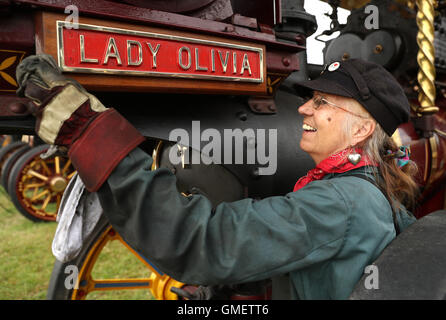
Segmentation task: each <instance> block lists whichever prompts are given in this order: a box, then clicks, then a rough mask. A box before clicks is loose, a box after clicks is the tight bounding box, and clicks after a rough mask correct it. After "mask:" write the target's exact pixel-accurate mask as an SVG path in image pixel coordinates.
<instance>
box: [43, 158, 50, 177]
mask: <svg viewBox="0 0 446 320" xmlns="http://www.w3.org/2000/svg"><path fill="white" fill-rule="evenodd" d="M40 164H41V165H42V167H43V170H45V171H46V173H48V175H49V176H51V175H52V172H51V170H50V168H48V166H47V165H46V162H45V160H41V161H40Z"/></svg>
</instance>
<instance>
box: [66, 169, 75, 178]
mask: <svg viewBox="0 0 446 320" xmlns="http://www.w3.org/2000/svg"><path fill="white" fill-rule="evenodd" d="M75 174H76V171H73V172H71V173H70V174H69V175H68V177H67V179H68V180H70V179H71V178H73V176H74V175H75Z"/></svg>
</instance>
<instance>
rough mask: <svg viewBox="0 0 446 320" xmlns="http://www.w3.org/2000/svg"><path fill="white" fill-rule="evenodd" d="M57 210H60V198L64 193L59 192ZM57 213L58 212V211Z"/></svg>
mask: <svg viewBox="0 0 446 320" xmlns="http://www.w3.org/2000/svg"><path fill="white" fill-rule="evenodd" d="M56 197H57V207H56V208H57V209H56V210H57V211H59V207H60V200H61V199H62V195H61V194H60V193H58V194H57V196H56ZM56 213H57V212H56Z"/></svg>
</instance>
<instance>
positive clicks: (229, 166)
mask: <svg viewBox="0 0 446 320" xmlns="http://www.w3.org/2000/svg"><path fill="white" fill-rule="evenodd" d="M308 2H311V1H308ZM326 2H328V3H329V5H330V6H331V8H332V10H331V13H330V14H329V13H327V16H330V18H331V19H332V23H331V26H330V29H329V30H326V31H324V33H323V34H325V35H331V34H334V33H335V32H338V33H339V36H338V37H336V38H334V39H332V40H328V41H326V43H325V48H324V51H323V55H324V63H325V64H330V63H332V62H335V61H343V60H347V59H351V58H361V59H364V60H368V61H372V62H376V63H378V64H381V65H383V66H384V67H386V68H387V69H388V70H389V71H390V72H391V73H392V74H393V75H394V76H395V78H397V80H398V81H399V82H400V83H401V85H402V86H403V88H404V89H405V92H406V94H407V96H408V98H409V100H410V101H411V105H412V116H411V120H410V122H409V123H407V124H404V125H402V126H401V127H400V128H398V130H397V132H396V133H395V134H394V136H393V139H394V140H395V141H396V142H397V144H398V145H408V146H410V150H411V159H412V160H414V161H415V162H416V163H417V165H418V167H419V174H418V176H417V181H418V183H419V185H420V190H421V193H420V196H419V199H418V206H417V208H416V211H415V215H416V217H417V218H419V221H417V223H415V225H416V227H414V228H411V230H415V231H416V230H418V231H416V232H415V231H413V232H408V233H403V234H402V235H401V236H399V237H398V238H397V239H396V240H395V241H394V243H392V244H391V245H390V246H389V248H387V249H386V251H385V252H384V253H383V255H382V256H381V257H380V258H379V259H378V260H377V261H376V264H377V265H378V266H380V268H381V269H380V270H387V271H388V272H387V274H388V275H389V276H388V277H389V279H390V280H389V283H390V282H392V280H391V279H396V278H395V275H397V274H398V273H399V272H400V271H401V270H402V269H401V268H403V269H404V268H405V269H404V270H406V269H407V268H408V267H407V266H406V265H408V263H407V261H409V260H410V259H414V260H415V261H417V263H419V266H420V267H419V268H424V267H425V268H426V269H425V270H432V272H431V273H430V274H429V279H428V280H427V281H426V279H425V278H422V279H420V278H417V279H413V278H411V277H407V278H404V279H403V280H401V281H397V280H394V282H392V285H393V286H392V288H391V289H388V290H387V289H385V288H383V290H380V292H379V293H376V292H372V293H371V292H368V291H366V290H364V289H363V288H362V287H361V286H360V285H359V284H360V283H361V281H363V279H361V280H360V282H359V283H358V288H357V289H355V291H354V292H353V294H352V298H353V299H364V298H370V299H372V298H377V299H383V298H386V299H387V298H393V297H399V298H401V297H403V298H412V299H418V298H438V297H439V296H441V294H444V290H443V288H441V283H445V282H444V281H443V280H444V279H443V277H444V276H443V273H442V272H439V269H438V268H440V267H441V266H446V260H445V259H444V255H442V254H441V253H442V251H443V249H442V248H443V247H444V246H442V244H444V242H445V240H443V239H442V236H441V234H442V231H444V230H446V229H445V228H446V222H445V219H446V218H445V217H446V216H445V215H444V214H445V212H444V211H441V210H444V209H445V208H446V184H445V177H446V175H445V159H446V120H445V119H446V114H445V112H446V109H445V108H446V51H445V50H444V49H443V44H445V43H446V33H445V30H446V12H445V11H446V2H445V1H434V0H425V1H421V0H419V1H413V0H389V1H381V0H372V1H367V0H361V1H349V0H342V1H339V0H329V1H326ZM341 7H342V8H344V9H347V10H350V15H349V17H348V20H347V22H346V23H345V24H341V23H340V22H339V21H338V16H337V9H338V8H341ZM0 15H1V20H0V21H1V22H0V23H1V26H2V28H1V30H0V44H1V45H0V134H2V135H3V141H2V148H1V149H0V170H1V183H2V185H3V186H4V188H5V190H7V192H8V194H9V195H10V197H11V200H12V201H13V203H14V204H15V205H16V207H17V208H18V210H19V211H20V212H21V213H22V214H23V215H25V216H26V217H27V218H29V219H32V220H35V221H42V220H44V221H54V220H55V218H56V213H57V208H58V207H59V205H60V202H61V199H62V194H63V192H69V190H66V188H67V185H68V184H69V180H70V179H71V178H72V177H73V176H74V174H75V168H73V167H72V165H71V161H70V160H69V159H68V158H64V157H61V156H57V157H53V158H47V159H42V157H41V155H43V154H45V153H46V151H47V150H48V147H49V146H48V145H45V144H43V142H42V141H39V139H38V137H37V136H34V118H33V117H32V116H31V115H29V114H27V112H26V107H25V105H24V104H25V103H26V102H25V101H24V100H23V99H21V98H17V96H16V95H15V91H16V89H17V83H16V80H15V69H16V67H17V65H18V64H19V63H20V61H22V60H23V59H24V58H25V57H27V56H29V55H32V54H37V53H47V54H50V55H52V56H53V57H54V58H55V60H56V61H57V63H58V65H59V67H60V68H61V70H62V71H63V72H64V73H65V74H66V75H67V76H69V77H71V78H74V79H75V80H77V81H78V82H79V83H81V84H82V85H83V86H84V87H85V88H86V89H87V90H88V91H90V92H91V93H93V94H94V95H96V96H97V97H98V98H99V100H101V102H102V103H103V104H104V105H105V106H108V107H113V108H115V109H117V110H118V111H119V112H120V113H121V114H122V115H124V116H125V117H126V118H127V119H128V120H129V121H130V122H131V123H132V124H133V125H134V126H135V127H136V128H137V129H138V130H139V131H140V132H141V133H142V134H143V135H144V136H145V137H147V142H145V143H144V144H143V145H142V146H141V147H142V148H143V149H144V150H145V151H146V152H148V153H150V154H152V155H153V158H154V163H153V166H152V169H156V168H159V167H165V168H168V169H169V170H171V171H172V172H174V173H175V175H176V176H177V181H178V182H177V186H178V190H179V192H181V193H183V194H184V195H186V196H187V195H188V194H197V193H201V194H204V195H206V196H207V197H208V198H209V199H210V200H211V201H212V203H213V204H214V205H217V204H218V203H220V202H223V201H235V200H239V199H242V198H245V197H251V198H259V199H260V198H264V197H268V196H273V195H283V194H286V193H288V192H290V191H291V190H292V189H293V186H294V183H295V182H296V180H297V179H298V178H299V177H301V176H303V175H305V174H306V172H307V171H308V170H309V169H311V168H312V167H313V166H314V163H313V161H312V160H311V158H310V157H309V156H308V155H306V154H305V153H304V152H303V151H302V150H300V148H299V146H298V139H299V138H300V135H301V133H302V132H301V131H302V129H301V128H302V118H301V116H300V115H299V114H298V112H297V108H298V107H299V106H300V105H301V104H302V103H303V102H304V100H303V96H302V95H301V92H299V90H298V88H297V87H296V86H295V83H296V81H299V80H302V79H307V78H313V77H316V76H317V75H319V74H320V72H321V71H322V69H323V67H324V66H323V65H314V64H308V63H307V54H308V52H307V50H306V45H307V38H308V37H310V36H311V35H312V34H314V33H315V32H316V30H317V26H318V25H317V21H316V18H315V16H313V15H311V14H309V13H308V12H306V10H305V8H304V0H257V1H254V0H187V1H184V0H183V1H178V0H166V1H159V0H125V1H114V0H98V1H94V2H93V1H86V0H72V1H68V0H56V1H54V0H39V1H37V0H9V1H0ZM373 19H374V20H373ZM372 20H373V21H372ZM366 21H367V22H368V23H366ZM371 21H372V22H373V23H371ZM375 25H378V27H376V26H375ZM318 38H319V37H318ZM443 40H445V41H443ZM443 53H444V54H445V56H443ZM444 77H445V79H443V78H444ZM175 132H176V133H178V132H180V133H181V134H178V135H175V134H173V133H175ZM205 132H207V133H208V134H207V135H205V134H204V133H205ZM228 132H229V133H231V132H232V133H234V132H242V133H243V134H242V138H241V141H239V142H240V143H238V144H237V143H236V146H237V145H241V146H243V148H237V147H236V146H233V145H232V144H231V143H229V144H226V143H225V142H226V141H224V142H223V141H222V143H221V144H219V149H218V151H220V152H216V149H215V148H209V144H210V142H211V138H210V136H212V135H213V136H220V137H224V138H225V139H226V138H227V139H229V140H230V141H232V140H231V139H235V137H234V135H233V136H231V135H230V134H228ZM260 135H263V136H262V137H264V138H265V139H266V143H265V144H262V143H259V140H257V138H258V137H259V136H260ZM24 136H26V137H28V138H27V139H28V140H26V141H25V140H24V139H23V137H24ZM180 137H181V141H180V142H181V143H179V141H178V138H180ZM184 137H186V138H184ZM183 138H184V139H183ZM214 142H215V141H214ZM228 145H230V147H227V146H228ZM220 149H221V150H220ZM171 154H176V155H177V157H176V158H177V159H178V161H176V162H175V161H172V157H171ZM217 155H219V156H220V158H218V157H217ZM250 155H252V157H250ZM274 157H275V158H276V159H274V160H275V161H273V158H274ZM191 159H192V160H193V159H200V160H201V161H198V162H197V161H191ZM223 159H224V160H223ZM434 211H435V212H434ZM433 212H434V213H433ZM443 226H444V228H443V229H441V227H443ZM426 234H427V235H426ZM429 239H430V240H429ZM113 240H116V241H118V242H121V243H122V244H123V245H124V246H125V248H127V249H128V250H129V251H130V252H132V253H133V254H135V255H136V256H137V257H138V258H139V259H140V261H141V262H142V263H143V264H144V265H145V266H146V267H147V268H148V269H149V270H150V271H151V275H150V277H148V278H143V279H118V280H117V279H109V280H104V279H94V277H92V269H93V267H94V265H95V263H96V261H97V259H98V257H99V255H100V254H101V252H102V249H103V248H104V246H105V245H106V244H107V243H108V242H110V241H113ZM428 240H429V241H428ZM407 246H411V247H413V248H416V249H417V250H413V251H412V254H415V255H416V256H409V255H408V256H404V255H401V254H400V250H399V248H402V249H401V251H404V250H403V249H404V248H405V247H407ZM432 256H435V257H439V258H438V260H437V262H436V263H437V264H436V267H435V268H434V267H432V265H433V262H432V261H431V259H430V258H429V257H432ZM410 261H412V262H413V260H410ZM68 265H76V266H78V268H79V280H78V282H77V286H76V287H75V288H73V289H66V287H65V286H64V280H65V277H66V274H65V268H66V266H68ZM409 265H411V266H413V264H409ZM404 266H406V267H404ZM422 266H423V267H422ZM420 270H421V269H420ZM443 270H444V269H443ZM408 272H409V271H408ZM384 281H385V280H384V279H383V280H382V282H383V283H384ZM427 284H429V285H427ZM286 286H287V276H286V275H283V276H281V277H277V278H275V279H268V280H265V281H262V282H256V283H245V284H235V285H233V286H207V287H203V286H201V287H197V286H194V285H193V284H182V283H180V282H178V281H176V280H175V279H172V278H170V277H169V276H168V275H166V274H164V273H163V272H162V270H158V269H157V268H156V267H155V266H154V265H153V264H151V262H150V261H148V260H147V259H145V258H144V257H142V256H141V255H139V254H138V253H137V252H135V251H134V250H133V249H132V248H131V247H130V246H129V245H128V244H127V243H126V242H125V239H122V238H121V237H120V236H119V234H117V233H116V232H115V231H114V230H113V228H112V227H111V226H110V224H109V223H108V221H106V219H105V218H102V219H101V220H100V222H99V223H98V225H97V227H96V228H95V231H94V232H93V234H92V235H91V237H90V238H89V239H87V241H86V243H85V244H84V245H83V248H82V252H81V253H80V254H79V256H78V257H77V258H76V259H75V260H73V261H70V262H68V263H61V262H59V261H56V263H55V266H54V269H53V273H52V276H51V281H50V285H49V289H48V298H51V299H85V298H86V297H87V295H88V294H89V293H91V292H93V291H100V290H119V289H123V288H124V289H150V291H151V292H152V295H153V296H154V297H155V298H157V299H271V298H273V299H286V298H288V296H287V291H288V290H287V287H286ZM408 286H409V287H411V286H419V287H420V289H419V290H418V291H417V293H416V294H414V293H413V291H410V290H407V287H408ZM411 292H412V293H411ZM411 294H412V296H411ZM441 297H443V296H441Z"/></svg>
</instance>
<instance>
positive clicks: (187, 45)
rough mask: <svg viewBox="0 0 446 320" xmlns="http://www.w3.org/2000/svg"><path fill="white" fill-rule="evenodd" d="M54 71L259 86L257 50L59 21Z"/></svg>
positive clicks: (260, 62)
mask: <svg viewBox="0 0 446 320" xmlns="http://www.w3.org/2000/svg"><path fill="white" fill-rule="evenodd" d="M57 28H58V58H59V66H60V67H61V68H62V69H63V70H64V71H68V72H70V71H71V72H81V73H103V74H121V75H133V76H156V77H174V78H175V77H177V78H189V79H206V80H217V81H240V82H254V83H261V82H263V81H264V74H263V59H264V57H263V50H262V49H261V48H256V47H249V46H244V45H237V44H232V43H225V42H220V41H209V40H206V39H198V38H191V37H182V36H173V35H169V34H162V33H152V32H142V31H134V30H127V29H118V28H110V27H104V26H96V25H87V24H80V25H79V28H78V29H68V28H66V27H65V22H62V21H58V22H57Z"/></svg>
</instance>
